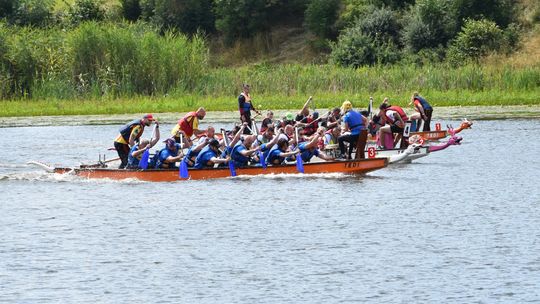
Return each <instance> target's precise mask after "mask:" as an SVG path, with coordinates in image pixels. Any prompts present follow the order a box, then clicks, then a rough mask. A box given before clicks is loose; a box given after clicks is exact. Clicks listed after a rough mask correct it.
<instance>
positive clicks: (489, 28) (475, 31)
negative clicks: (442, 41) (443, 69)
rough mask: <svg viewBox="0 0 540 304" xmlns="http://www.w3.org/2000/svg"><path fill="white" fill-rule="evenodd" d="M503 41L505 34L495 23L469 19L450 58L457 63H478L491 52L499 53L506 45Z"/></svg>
mask: <svg viewBox="0 0 540 304" xmlns="http://www.w3.org/2000/svg"><path fill="white" fill-rule="evenodd" d="M503 41H504V33H503V31H502V30H501V29H500V28H499V26H498V25H497V24H495V22H493V21H490V20H486V19H482V20H471V19H469V20H467V21H466V22H465V25H464V26H463V29H462V30H461V32H460V33H459V34H458V36H457V38H456V39H455V41H454V42H453V43H452V46H451V48H450V50H449V57H450V59H451V61H452V62H455V63H459V62H463V61H464V60H473V61H478V60H479V59H480V58H482V57H483V56H486V55H487V54H489V53H491V52H496V51H499V50H500V48H501V47H502V46H503V45H504V42H503ZM501 42H503V43H501Z"/></svg>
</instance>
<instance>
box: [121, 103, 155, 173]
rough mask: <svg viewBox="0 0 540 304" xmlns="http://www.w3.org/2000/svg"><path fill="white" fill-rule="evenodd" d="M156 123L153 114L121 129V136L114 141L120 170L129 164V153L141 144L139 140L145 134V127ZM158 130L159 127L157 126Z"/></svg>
mask: <svg viewBox="0 0 540 304" xmlns="http://www.w3.org/2000/svg"><path fill="white" fill-rule="evenodd" d="M153 121H155V119H154V117H153V116H152V114H146V115H144V116H143V117H142V119H135V120H133V121H131V122H129V123H127V124H126V125H125V126H123V127H122V128H121V129H120V135H118V137H116V139H115V140H114V148H115V149H116V152H117V153H118V157H119V158H120V161H121V163H120V166H119V167H118V169H124V168H125V167H126V166H127V164H128V158H129V151H130V150H131V147H133V146H134V145H135V143H138V142H139V138H140V137H141V135H142V134H143V132H144V127H148V126H150V125H151V124H152V122H153ZM156 128H158V125H156Z"/></svg>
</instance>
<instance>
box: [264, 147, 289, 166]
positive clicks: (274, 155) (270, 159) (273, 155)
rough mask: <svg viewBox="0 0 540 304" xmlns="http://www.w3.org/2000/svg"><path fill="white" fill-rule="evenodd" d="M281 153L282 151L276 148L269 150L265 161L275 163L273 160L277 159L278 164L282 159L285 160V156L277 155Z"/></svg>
mask: <svg viewBox="0 0 540 304" xmlns="http://www.w3.org/2000/svg"><path fill="white" fill-rule="evenodd" d="M281 153H283V151H281V150H280V149H278V148H276V149H272V150H270V153H268V156H267V157H266V163H267V164H270V165H275V163H274V161H275V160H279V164H282V163H283V161H285V157H280V156H279V155H280V154H281Z"/></svg>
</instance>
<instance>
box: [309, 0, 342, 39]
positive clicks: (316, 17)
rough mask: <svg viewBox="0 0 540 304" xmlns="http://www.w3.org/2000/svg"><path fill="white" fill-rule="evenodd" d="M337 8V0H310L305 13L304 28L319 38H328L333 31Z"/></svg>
mask: <svg viewBox="0 0 540 304" xmlns="http://www.w3.org/2000/svg"><path fill="white" fill-rule="evenodd" d="M338 9H339V1H338V0H312V1H311V3H310V4H309V5H308V7H307V9H306V13H305V20H304V22H305V24H306V28H307V29H308V30H309V31H310V32H312V33H314V34H315V35H317V36H318V37H320V38H330V37H331V36H333V35H334V33H335V27H334V24H335V23H336V20H337V18H338Z"/></svg>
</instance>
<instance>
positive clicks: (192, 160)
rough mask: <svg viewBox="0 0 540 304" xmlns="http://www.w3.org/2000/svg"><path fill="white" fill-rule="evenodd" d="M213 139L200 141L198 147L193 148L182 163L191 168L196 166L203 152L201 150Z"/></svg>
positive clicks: (206, 138)
mask: <svg viewBox="0 0 540 304" xmlns="http://www.w3.org/2000/svg"><path fill="white" fill-rule="evenodd" d="M211 140H212V138H208V137H205V138H204V139H203V138H201V139H199V142H198V144H197V145H196V146H191V147H189V149H188V150H187V152H186V155H185V156H184V158H182V161H183V162H185V163H186V164H187V166H188V167H189V168H192V167H194V166H195V160H196V159H197V156H198V155H199V153H200V152H201V150H202V149H203V148H204V147H206V146H207V145H208V143H210V141H211Z"/></svg>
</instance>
